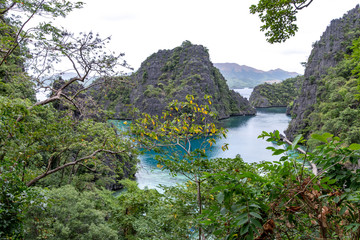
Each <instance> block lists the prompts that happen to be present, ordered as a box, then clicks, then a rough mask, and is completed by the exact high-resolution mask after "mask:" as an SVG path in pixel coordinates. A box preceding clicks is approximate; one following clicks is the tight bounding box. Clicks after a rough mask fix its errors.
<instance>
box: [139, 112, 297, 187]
mask: <svg viewBox="0 0 360 240" xmlns="http://www.w3.org/2000/svg"><path fill="white" fill-rule="evenodd" d="M285 112H286V109H285V108H266V109H257V114H256V116H237V117H231V118H229V119H225V120H222V121H221V124H222V126H223V127H224V128H227V129H228V133H227V138H226V139H220V140H218V141H217V144H216V145H215V146H214V147H213V150H212V152H211V153H210V154H209V157H210V158H219V157H221V158H230V157H231V158H232V157H235V156H236V155H237V154H240V155H241V157H242V158H243V159H244V161H246V162H260V161H263V160H266V161H274V160H277V159H278V158H279V157H278V156H272V155H271V154H272V152H271V151H269V150H267V149H266V147H268V146H269V144H270V143H268V142H266V141H265V140H263V139H258V136H259V135H260V134H261V133H262V131H268V132H269V131H273V130H279V131H280V132H283V131H284V130H285V129H286V128H287V126H288V123H289V121H290V117H289V116H286V114H285ZM224 143H228V144H229V150H228V151H225V152H224V151H222V150H221V146H222V145H223V144H224ZM140 160H141V163H140V166H139V167H140V169H139V171H138V173H137V174H136V179H137V182H138V184H139V187H140V188H145V187H148V188H157V186H158V185H159V184H162V185H167V186H169V185H175V184H176V183H177V182H182V181H185V178H184V177H181V176H177V177H176V178H173V177H171V176H170V175H169V173H168V172H167V171H162V170H160V169H159V168H157V167H156V165H157V162H156V160H154V159H153V156H152V155H151V154H146V155H143V156H141V158H140Z"/></svg>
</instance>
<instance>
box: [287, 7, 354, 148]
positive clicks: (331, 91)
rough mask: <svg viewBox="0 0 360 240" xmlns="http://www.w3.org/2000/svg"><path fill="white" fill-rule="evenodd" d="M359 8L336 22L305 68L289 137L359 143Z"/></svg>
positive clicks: (295, 103)
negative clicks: (336, 138)
mask: <svg viewBox="0 0 360 240" xmlns="http://www.w3.org/2000/svg"><path fill="white" fill-rule="evenodd" d="M359 36H360V10H359V6H357V7H356V8H354V9H352V10H351V11H349V12H348V13H347V14H345V15H344V16H343V17H342V18H340V19H336V20H333V21H332V22H331V24H330V25H329V26H328V28H327V29H326V31H325V32H324V33H323V35H322V37H321V38H320V40H319V41H318V42H316V43H315V44H314V48H313V50H312V51H311V54H310V56H309V59H308V63H307V66H306V69H305V75H304V77H305V78H304V82H303V85H302V87H301V92H300V94H299V96H298V97H297V98H296V99H295V100H294V104H293V106H292V116H293V119H292V120H291V122H290V124H289V127H288V129H287V130H286V135H287V136H288V137H289V138H290V139H292V138H294V137H295V136H296V135H297V134H298V133H302V134H304V135H305V136H306V137H309V136H310V135H311V133H313V132H317V131H319V132H320V133H321V132H324V131H327V132H330V133H332V134H335V135H336V136H341V137H342V138H343V139H344V140H346V142H347V143H352V142H359V140H360V139H359V137H358V134H359V133H358V131H359V128H358V124H357V122H356V121H353V119H354V118H357V117H358V116H357V112H358V111H359V105H358V103H357V100H356V96H357V94H358V90H357V89H356V88H357V87H356V85H357V83H356V82H357V79H358V75H357V73H356V68H357V62H358V57H357V54H358V47H359V45H358V40H357V39H358V37H359Z"/></svg>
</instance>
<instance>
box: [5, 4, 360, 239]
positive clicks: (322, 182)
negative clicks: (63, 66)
mask: <svg viewBox="0 0 360 240" xmlns="http://www.w3.org/2000/svg"><path fill="white" fill-rule="evenodd" d="M300 2H303V1H300ZM79 4H80V3H79ZM80 5H81V4H80ZM0 6H1V8H2V9H1V12H0V15H1V17H2V18H0V27H2V29H1V30H4V31H0V32H1V33H2V34H3V33H4V32H6V33H8V32H7V31H9V29H11V27H10V28H9V25H7V24H4V21H3V20H4V18H3V17H4V16H3V15H4V14H5V13H6V12H8V11H10V12H11V11H12V10H13V9H12V8H13V7H16V11H19V10H20V11H25V13H30V19H29V20H31V18H32V17H33V16H34V15H35V14H40V13H41V14H46V15H48V16H49V15H50V16H52V17H56V16H59V15H60V16H65V15H66V14H67V13H68V12H70V11H71V10H72V9H74V8H76V7H77V6H79V5H77V4H75V5H72V4H71V3H70V2H64V1H57V0H50V1H46V0H44V1H40V2H39V1H33V0H24V1H0ZM25 15H26V14H24V16H25ZM14 24H15V26H16V27H14V29H11V31H12V30H13V31H19V32H18V33H19V34H17V35H12V34H9V35H6V36H3V35H0V36H1V40H4V41H0V44H2V45H1V47H2V48H1V50H2V51H1V55H0V70H1V74H0V77H1V81H0V116H1V117H0V238H1V239H9V240H10V239H89V240H90V239H93V240H95V239H96V240H97V239H114V240H115V239H129V240H132V239H174V240H175V239H187V238H189V239H191V238H192V239H194V238H197V239H199V240H204V239H246V240H253V239H256V240H264V239H275V238H276V239H278V238H281V239H324V240H326V239H351V240H357V239H359V238H360V212H359V209H360V194H359V189H360V184H359V183H360V176H359V170H354V169H356V168H355V167H354V166H356V167H358V160H359V158H360V144H357V143H353V144H350V145H349V144H347V143H346V142H341V141H340V138H338V137H335V136H334V135H332V134H329V133H324V134H313V135H312V141H317V142H318V144H317V145H318V146H317V147H315V148H314V150H313V151H312V152H311V153H305V154H299V155H296V156H291V157H290V156H288V155H284V156H281V157H280V159H279V161H275V162H261V163H252V164H250V163H245V162H244V161H243V160H242V159H241V157H240V156H239V155H238V156H237V157H235V158H232V159H231V158H230V159H212V160H211V161H210V160H209V159H208V157H207V151H208V150H209V148H208V147H209V146H210V147H211V145H212V144H213V143H214V142H215V140H216V139H215V138H214V137H215V136H217V135H219V134H223V133H224V131H223V130H222V129H217V127H216V126H215V124H213V123H212V122H211V121H210V119H211V118H213V117H214V116H215V113H213V112H212V108H211V106H214V105H217V104H218V107H223V105H221V104H220V103H221V101H220V100H219V99H217V100H214V99H215V98H216V96H215V95H213V98H210V97H208V96H206V97H205V99H199V98H198V99H195V98H193V97H191V96H187V98H186V102H179V101H176V100H175V101H171V103H170V105H168V111H165V112H164V114H163V115H162V117H163V119H162V120H163V121H160V117H159V116H156V115H155V116H154V115H152V116H150V115H149V114H147V113H144V114H143V118H139V119H138V121H137V122H136V123H135V124H134V128H133V133H134V134H135V135H136V136H137V138H133V137H134V135H124V133H123V132H118V131H116V130H115V129H113V128H112V127H111V126H110V125H109V124H107V123H105V122H101V121H100V120H99V119H96V120H94V119H91V115H92V114H91V112H86V111H88V110H87V108H86V107H85V106H86V105H87V104H89V102H88V101H91V100H92V98H91V96H88V95H86V94H84V96H83V97H81V96H82V93H84V92H85V91H86V90H88V88H91V87H99V84H110V83H111V82H112V81H114V84H115V85H116V84H118V83H119V82H121V81H124V80H126V79H125V78H117V77H112V76H111V75H112V73H113V69H114V66H115V65H116V63H117V62H118V60H119V59H118V58H117V57H114V56H112V55H111V54H110V55H108V54H106V53H104V52H102V50H99V49H103V47H104V45H103V44H102V43H103V41H102V40H101V39H99V38H98V37H95V36H94V35H93V34H85V35H82V36H80V37H79V38H77V37H74V35H72V34H69V33H67V32H64V31H60V29H57V28H55V27H53V26H51V25H49V24H46V25H43V26H42V27H40V28H37V31H39V32H36V33H37V34H34V35H26V34H23V32H22V29H23V28H22V26H23V24H24V23H22V22H21V21H20V22H15V23H14ZM25 24H26V22H25ZM48 34H49V35H48ZM19 36H21V38H22V37H25V38H27V37H29V38H31V39H29V40H32V41H35V42H36V43H37V45H36V46H41V47H39V49H40V50H39V49H36V48H29V49H26V48H25V47H26V46H23V45H22V44H23V43H24V42H26V41H25V40H26V39H25V40H24V39H23V41H19V40H20V39H19V38H18V37H19ZM5 40H6V41H5ZM65 40H66V41H65ZM32 41H29V42H32ZM68 41H70V42H68ZM20 43H21V44H20ZM65 43H66V44H65ZM19 44H20V45H19ZM185 44H186V45H188V44H189V43H185ZM359 45H360V40H356V41H354V43H353V47H351V48H350V50H351V51H350V52H349V57H348V58H347V59H346V60H344V61H343V62H342V63H341V65H339V66H337V67H336V68H334V69H332V70H331V71H332V73H331V74H329V75H327V76H325V77H323V78H322V80H321V81H323V83H324V85H323V86H320V87H319V88H321V87H324V88H326V89H328V90H329V92H324V91H319V94H318V95H317V97H318V98H319V99H321V100H322V101H321V102H319V105H316V106H315V108H317V109H319V110H320V114H318V115H314V118H316V117H319V118H320V119H321V121H320V122H321V123H324V126H326V122H327V121H329V120H331V119H330V117H331V118H332V117H334V116H335V119H336V124H335V125H334V126H335V127H337V126H340V127H343V126H341V125H340V123H339V122H341V121H348V123H349V124H351V125H354V126H355V127H357V126H358V125H356V123H354V121H352V119H351V118H355V117H356V119H358V114H359V113H358V112H357V110H358V106H359V104H358V101H359V93H358V92H356V91H357V90H359V89H358V88H360V87H359V86H360V82H359V80H358V77H359V68H360V67H359V60H360V59H359V56H360V51H359ZM55 46H56V47H55ZM79 47H80V49H79ZM22 48H25V49H22ZM184 49H186V48H185V47H184V48H181V49H180V50H181V51H180V50H177V51H180V52H179V59H178V60H176V59H177V57H175V58H172V59H171V61H170V60H169V58H165V59H164V60H161V59H158V60H159V61H164V64H158V63H154V65H156V66H157V67H158V66H161V69H160V72H162V73H161V75H162V74H165V75H164V77H165V76H166V77H167V76H168V75H169V74H171V76H173V74H174V73H177V71H176V69H177V66H178V64H180V63H181V56H182V55H181V53H182V51H183V50H184ZM190 49H192V50H193V51H196V50H199V51H203V50H204V48H203V47H201V46H196V45H195V46H193V45H192V46H190ZM21 50H26V51H24V52H26V55H25V54H24V52H21ZM30 50H34V51H35V52H31V51H30ZM38 50H39V51H38ZM98 50H99V51H100V52H98ZM29 51H30V52H29ZM174 52H176V51H174ZM174 52H172V51H171V50H169V51H165V52H164V53H163V54H164V55H166V54H171V56H173V54H174ZM103 53H104V54H103ZM13 54H15V55H13ZM48 54H50V55H51V56H52V57H55V58H51V59H50V62H48V64H47V62H46V59H47V57H48V56H49V55H48ZM99 54H100V55H101V56H100V57H99ZM184 54H185V53H184ZM29 55H30V56H31V57H30V59H26V56H29ZM63 55H65V56H66V58H67V59H68V60H70V62H71V63H72V64H73V66H74V68H75V70H76V72H77V76H76V77H74V78H72V79H69V80H65V81H58V79H56V81H55V82H54V80H55V79H49V78H46V80H47V81H43V80H44V79H43V78H33V77H31V76H30V75H29V74H28V73H26V71H24V68H23V67H22V63H27V61H32V64H31V66H32V67H33V69H32V70H33V71H37V70H38V71H39V72H43V71H44V69H45V70H51V69H52V66H53V65H52V63H53V61H57V60H59V58H58V57H60V56H63ZM160 56H162V55H160ZM175 56H176V55H175ZM12 57H14V58H12ZM17 57H20V58H24V59H22V60H21V61H19V62H16V61H15V62H14V61H12V60H13V59H15V58H16V59H17ZM42 57H45V59H44V58H42ZM155 57H156V56H155ZM40 60H41V61H40ZM174 61H175V63H176V64H173V63H174ZM36 62H38V63H39V62H40V63H41V64H40V65H36ZM199 62H201V59H200V60H199V61H197V60H196V59H195V60H194V63H193V65H195V66H198V63H199ZM43 64H45V65H43ZM150 65H151V64H150ZM200 65H202V64H200ZM185 66H186V65H185ZM191 66H192V65H191ZM191 66H189V68H191ZM208 66H210V67H211V65H208ZM152 69H153V70H155V72H156V73H157V72H159V71H158V69H157V68H143V70H147V71H146V74H145V72H142V73H141V74H139V72H138V76H137V77H139V78H135V79H136V80H139V81H140V80H141V81H145V83H146V82H147V83H148V84H145V85H144V88H143V91H144V92H145V91H147V90H148V92H147V96H146V99H147V100H148V101H150V100H151V101H152V100H154V101H155V100H156V99H158V97H159V96H161V95H162V93H163V91H165V89H166V88H165V87H166V86H168V85H166V84H165V81H163V82H162V83H163V84H164V85H166V86H163V88H161V87H160V86H159V85H156V86H155V85H153V84H150V83H151V82H152V81H155V80H156V81H157V83H158V80H159V79H158V78H154V79H153V78H152V76H156V74H154V75H152V74H153V73H151V70H152ZM179 69H180V70H181V69H182V68H179ZM209 69H211V70H212V68H209ZM25 70H27V69H25ZM92 71H95V72H96V74H99V75H101V78H100V79H101V82H95V83H94V84H90V85H87V87H85V86H86V85H82V86H81V84H80V83H83V82H85V81H86V79H87V77H88V76H89V75H90V74H91V73H92ZM183 71H184V73H185V72H186V71H187V70H186V69H183ZM184 73H183V74H184ZM188 73H189V74H190V76H193V74H194V73H193V71H189V72H188ZM207 73H208V74H210V77H209V78H205V77H204V76H203V75H202V72H200V73H198V74H199V76H200V77H199V76H194V77H193V78H182V79H183V81H185V82H186V83H188V82H196V83H197V84H198V85H196V86H198V87H199V88H201V89H203V88H202V87H204V86H205V85H202V83H201V81H200V79H202V78H204V79H208V80H209V79H210V80H211V81H215V83H216V84H217V85H216V84H215V85H214V86H215V87H217V90H218V89H225V90H224V92H222V93H224V94H232V92H229V91H228V90H226V89H227V88H226V87H225V86H226V84H225V83H224V81H219V82H216V80H215V79H218V80H219V79H221V77H220V76H221V75H220V74H219V73H218V72H216V71H213V72H212V71H210V72H207ZM109 75H110V76H109ZM161 75H160V76H161ZM185 75H186V76H187V74H185ZM217 75H219V76H218V78H216V77H215V76H217ZM176 76H177V75H175V79H177V80H179V79H178V78H176ZM211 76H213V77H214V78H212V77H211ZM165 79H168V78H164V79H163V80H165ZM170 79H171V80H173V79H172V78H170ZM50 80H52V81H51V83H55V84H50V85H47V86H45V84H47V83H48V81H50ZM310 80H311V79H310ZM160 82H161V81H160ZM35 83H36V84H37V86H39V87H40V86H41V87H47V88H48V89H51V90H52V92H51V94H50V95H49V96H48V97H47V98H46V99H45V100H42V101H36V100H35V97H34V89H33V88H32V87H33V86H34V85H35ZM77 83H79V84H80V85H78V84H77ZM137 83H138V82H137V81H136V82H135V84H137ZM167 83H169V84H170V83H171V81H169V82H167ZM71 86H72V87H71ZM149 86H152V87H149ZM170 86H171V85H170ZM186 86H187V84H184V85H183V86H182V87H183V88H184V89H187V88H186ZM303 86H304V85H303ZM172 87H174V88H176V87H177V86H175V85H172ZM305 87H306V86H305ZM157 88H159V89H157ZM154 89H157V90H155V91H154ZM176 90H178V91H180V92H181V91H183V89H182V88H177V89H176ZM188 90H189V91H190V92H192V90H193V89H192V88H189V89H188ZM217 90H216V91H217ZM320 90H321V89H320ZM355 90H356V91H355ZM167 91H171V89H167ZM204 91H205V90H204ZM207 91H211V89H208V90H207ZM122 93H124V94H126V93H127V92H126V90H124V91H123V92H122ZM215 93H216V92H215ZM218 93H219V92H218ZM173 94H174V95H176V94H178V93H177V92H176V93H175V92H173ZM181 94H185V91H184V92H181ZM234 96H235V95H234ZM78 97H80V99H78ZM171 97H172V96H170V98H171ZM198 97H200V96H198ZM219 97H221V96H219ZM235 97H237V98H239V96H238V95H236V96H235ZM111 98H114V99H116V98H118V96H111ZM326 98H329V99H330V100H333V101H326ZM60 101H61V102H60ZM138 101H139V102H140V103H144V102H143V100H141V99H138ZM59 102H60V103H61V104H59ZM228 102H229V103H231V100H229V99H228ZM343 102H345V104H349V106H348V107H346V105H342V104H344V103H343ZM124 104H127V103H125V102H124ZM333 104H335V105H336V106H337V107H338V106H340V107H343V108H344V111H342V112H339V111H338V110H339V109H335V111H332V107H333ZM231 106H232V105H231V104H230V107H229V109H225V110H222V109H219V108H214V110H216V111H217V112H218V114H224V116H226V114H231V113H234V112H235V113H238V112H239V111H240V110H239V109H238V107H239V106H238V105H236V106H234V108H232V107H231ZM224 108H225V107H224ZM239 108H240V107H239ZM90 110H91V108H90ZM244 111H245V110H244ZM154 112H156V111H155V110H154ZM87 113H89V114H87ZM317 113H319V112H317ZM317 113H315V112H314V114H317ZM326 114H329V116H322V115H326ZM333 114H334V115H333ZM310 116H311V115H310ZM322 117H325V118H322ZM328 117H329V118H328ZM329 125H331V124H329ZM203 136H206V137H207V138H205V140H204V141H203V146H202V147H201V148H199V149H194V148H193V145H192V142H191V141H192V140H194V139H195V140H198V139H197V138H198V137H203ZM349 136H355V137H357V135H352V134H349ZM260 137H261V138H265V139H266V140H267V141H268V142H269V143H270V142H271V144H272V145H271V146H270V147H268V149H270V150H272V151H273V153H274V155H280V154H283V153H285V152H288V151H292V152H294V151H295V149H297V148H298V147H299V145H302V146H306V144H307V143H306V142H305V141H303V139H302V137H301V136H300V135H299V136H297V137H295V139H294V141H293V143H292V144H287V145H285V142H282V141H281V140H280V134H279V132H278V131H275V132H273V133H266V132H263V133H262V134H261V136H260ZM344 137H345V138H346V137H347V136H345V135H344ZM137 140H138V141H137ZM346 141H347V142H349V140H348V139H346ZM351 141H352V140H351ZM309 142H310V141H308V143H309ZM136 143H143V145H142V146H144V147H147V148H149V149H154V150H156V151H157V152H158V153H164V152H163V150H164V149H160V148H161V147H174V146H177V147H179V148H182V149H180V152H181V153H182V154H183V156H184V155H187V156H186V158H184V159H183V158H181V154H173V155H168V156H165V155H162V156H159V159H160V160H161V162H160V163H159V165H158V167H159V168H162V169H170V170H171V171H172V173H173V174H178V173H184V174H187V175H188V176H189V181H187V182H186V183H185V184H181V185H178V186H174V187H162V188H163V193H159V192H158V191H157V190H154V189H151V190H149V189H145V190H140V189H139V188H138V187H137V186H136V183H135V182H133V181H130V180H123V181H121V182H120V183H119V184H122V185H124V186H125V187H126V189H127V191H124V192H122V193H120V195H119V196H118V197H115V196H114V195H113V193H112V192H109V191H107V190H105V189H104V187H106V186H108V184H111V183H112V182H113V180H114V175H115V176H118V177H121V178H123V177H125V176H126V175H127V176H131V175H132V174H133V173H134V168H133V167H134V164H136V161H135V157H136V153H137V151H135V150H134V148H135V147H137V146H136V145H135V144H136ZM273 143H277V144H278V145H284V148H283V149H278V148H275V147H274V145H273ZM160 144H161V145H162V146H159V145H160ZM306 147H307V146H306ZM224 149H226V145H225V146H224ZM165 150H166V149H165ZM165 152H166V151H165ZM184 153H185V154H184ZM169 157H170V158H172V160H173V161H170V159H169ZM309 162H311V163H314V164H315V165H316V166H317V167H316V168H315V167H314V169H312V171H311V170H310V169H308V168H306V167H305V166H306V164H308V163H309ZM162 164H163V165H162ZM318 170H321V171H318Z"/></svg>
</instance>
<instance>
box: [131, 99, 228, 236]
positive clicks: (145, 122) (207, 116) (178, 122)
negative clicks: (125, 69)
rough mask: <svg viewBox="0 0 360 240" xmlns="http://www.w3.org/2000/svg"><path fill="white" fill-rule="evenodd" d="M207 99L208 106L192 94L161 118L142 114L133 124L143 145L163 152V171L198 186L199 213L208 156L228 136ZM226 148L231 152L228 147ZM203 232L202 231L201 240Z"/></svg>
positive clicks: (207, 168)
mask: <svg viewBox="0 0 360 240" xmlns="http://www.w3.org/2000/svg"><path fill="white" fill-rule="evenodd" d="M205 99H206V100H207V101H208V105H199V104H197V103H196V101H195V99H194V97H193V96H191V95H188V96H187V97H186V102H178V101H176V100H175V101H173V102H171V103H170V104H169V106H168V109H167V110H166V111H164V112H163V113H162V116H161V117H158V116H150V115H149V114H142V117H141V118H138V119H136V120H135V121H134V122H133V123H132V124H131V130H132V133H133V134H135V135H136V136H138V142H139V143H140V144H141V146H142V147H144V148H145V149H149V150H153V151H155V152H156V153H159V154H158V155H156V159H157V160H158V162H159V164H158V167H159V168H162V169H168V170H169V171H170V172H171V174H173V175H176V174H183V175H184V176H186V177H187V178H188V179H189V180H190V181H192V182H194V183H195V184H196V187H197V205H198V213H199V214H201V213H202V206H203V204H202V191H201V184H202V182H203V181H204V180H205V179H204V177H203V174H204V172H206V171H209V170H210V169H209V163H210V162H209V161H210V160H209V158H208V157H207V153H208V152H209V151H211V147H212V146H213V144H215V143H216V139H217V138H218V137H221V136H222V137H225V136H226V130H225V129H223V128H218V127H217V126H216V125H215V123H214V119H215V116H216V115H215V113H214V112H212V111H211V107H210V106H211V97H209V96H205ZM222 148H223V150H225V149H227V145H224V146H222ZM201 231H202V229H201V228H199V239H201V236H202V232H201Z"/></svg>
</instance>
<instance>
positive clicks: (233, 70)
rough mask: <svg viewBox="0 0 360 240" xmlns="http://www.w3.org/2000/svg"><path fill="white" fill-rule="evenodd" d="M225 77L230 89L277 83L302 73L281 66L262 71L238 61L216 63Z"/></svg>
mask: <svg viewBox="0 0 360 240" xmlns="http://www.w3.org/2000/svg"><path fill="white" fill-rule="evenodd" d="M214 66H215V67H216V68H218V69H219V70H220V72H221V74H222V75H223V76H224V77H225V79H226V82H227V84H228V86H229V88H230V89H238V88H246V87H248V88H253V87H255V86H257V85H259V84H262V83H266V82H267V83H275V82H281V81H282V80H285V79H288V78H292V77H296V76H298V75H300V74H299V73H296V72H287V71H284V70H282V69H280V68H277V69H275V70H270V71H262V70H259V69H256V68H252V67H249V66H246V65H239V64H237V63H214Z"/></svg>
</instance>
